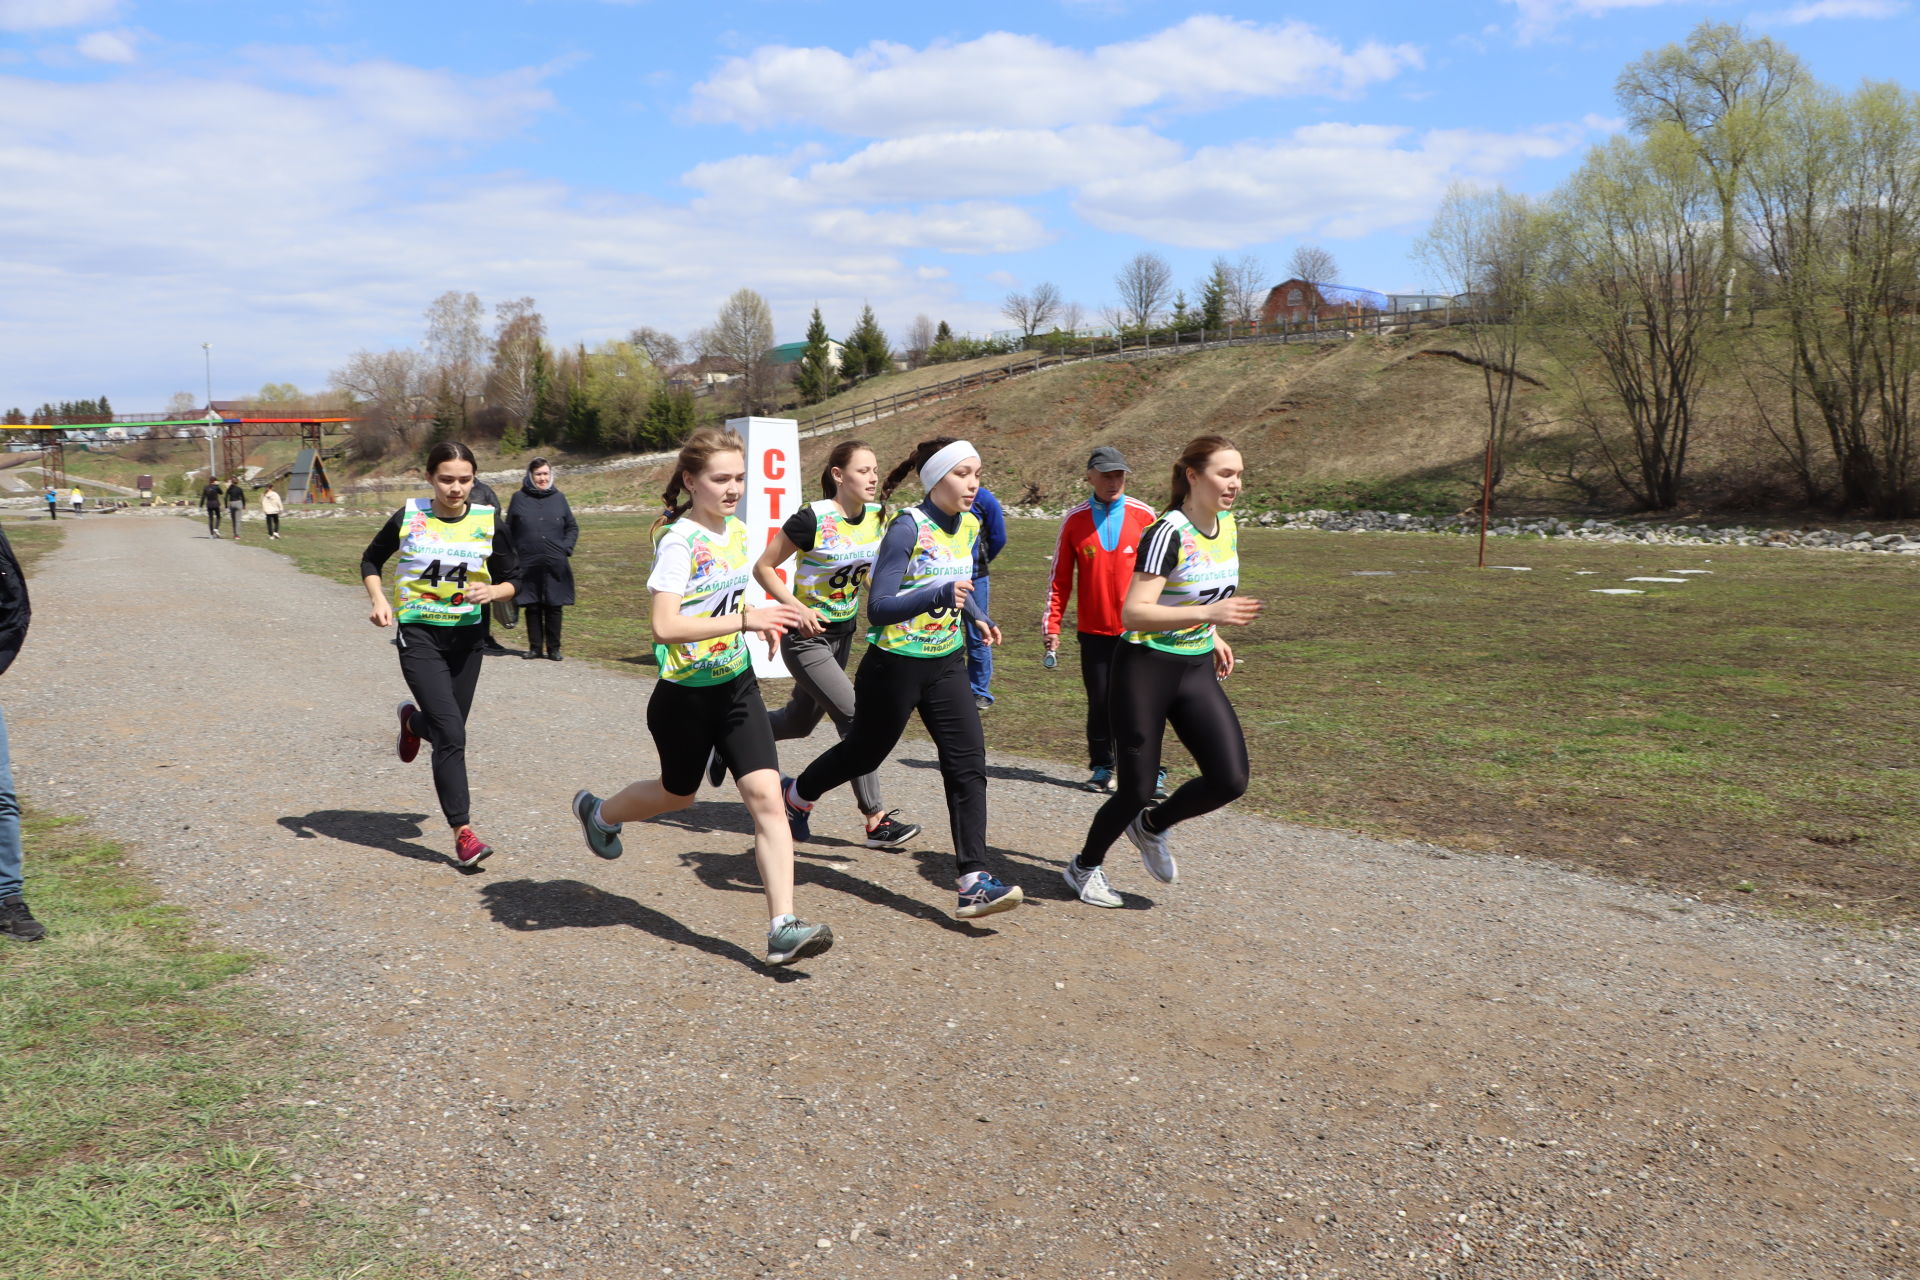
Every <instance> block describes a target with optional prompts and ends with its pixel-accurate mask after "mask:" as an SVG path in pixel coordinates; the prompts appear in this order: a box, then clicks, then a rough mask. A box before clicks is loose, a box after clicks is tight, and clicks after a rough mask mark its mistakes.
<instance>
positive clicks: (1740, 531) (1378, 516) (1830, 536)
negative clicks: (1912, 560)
mask: <svg viewBox="0 0 1920 1280" xmlns="http://www.w3.org/2000/svg"><path fill="white" fill-rule="evenodd" d="M1007 514H1008V515H1010V516H1022V517H1027V518H1031V519H1049V518H1051V519H1058V518H1059V517H1060V514H1061V513H1059V512H1050V511H1046V510H1044V509H1042V508H1040V507H1008V508H1007ZM1240 518H1241V520H1242V521H1243V522H1244V523H1247V524H1257V525H1259V526H1260V527H1261V528H1264V529H1319V530H1322V531H1323V532H1327V533H1445V534H1464V535H1474V534H1477V533H1478V532H1479V531H1480V521H1479V519H1478V518H1477V517H1474V516H1416V515H1409V514H1407V513H1406V512H1404V511H1400V512H1393V511H1317V510H1316V511H1261V512H1257V513H1254V512H1246V513H1242V515H1241V517H1240ZM1487 532H1488V533H1489V534H1491V535H1492V536H1494V537H1496V538H1535V537H1537V538H1578V539H1581V540H1582V541H1586V542H1644V543H1657V544H1661V545H1666V546H1687V547H1711V546H1737V547H1812V548H1825V549H1837V550H1841V551H1887V552H1895V553H1903V554H1906V555H1916V554H1920V533H1915V534H1906V533H1883V534H1872V533H1851V534H1849V533H1842V532H1839V531H1836V530H1833V529H1758V528H1752V527H1749V526H1747V525H1734V526H1732V527H1730V528H1725V529H1719V528H1714V527H1712V526H1709V525H1702V524H1620V523H1617V522H1615V521H1612V520H1560V519H1556V518H1554V517H1552V516H1544V517H1541V518H1539V519H1531V520H1515V519H1504V518H1503V519H1500V520H1498V521H1496V522H1495V523H1494V524H1493V525H1491V526H1489V527H1488V529H1487Z"/></svg>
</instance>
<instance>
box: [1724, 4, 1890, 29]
mask: <svg viewBox="0 0 1920 1280" xmlns="http://www.w3.org/2000/svg"><path fill="white" fill-rule="evenodd" d="M1906 10H1907V5H1906V0H1812V2H1811V3H1809V4H1801V5H1795V6H1794V7H1793V8H1791V9H1783V10H1781V11H1779V12H1777V13H1760V14H1755V15H1754V21H1755V22H1758V23H1760V24H1761V25H1762V26H1772V27H1797V26H1799V25H1801V24H1802V23H1806V22H1819V21H1821V20H1822V19H1826V18H1895V17H1898V16H1899V15H1900V14H1902V13H1905V12H1906Z"/></svg>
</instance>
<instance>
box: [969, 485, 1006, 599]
mask: <svg viewBox="0 0 1920 1280" xmlns="http://www.w3.org/2000/svg"><path fill="white" fill-rule="evenodd" d="M973 514H975V515H977V516H979V517H980V541H979V542H977V543H975V544H974V547H973V576H974V577H976V578H984V577H986V576H987V565H988V564H990V563H991V562H992V561H993V558H994V557H995V556H997V555H999V554H1000V552H1001V551H1002V550H1003V549H1004V548H1005V547H1006V545H1007V513H1006V512H1005V511H1002V510H1001V509H1000V499H998V498H996V497H994V496H993V490H991V489H988V488H986V487H985V486H982V487H981V489H980V491H979V492H978V493H976V494H974V495H973Z"/></svg>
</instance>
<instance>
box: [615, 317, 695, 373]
mask: <svg viewBox="0 0 1920 1280" xmlns="http://www.w3.org/2000/svg"><path fill="white" fill-rule="evenodd" d="M627 343H628V345H629V346H633V347H638V348H639V349H640V350H641V351H644V352H645V353H646V356H647V359H649V360H651V361H653V367H654V368H656V369H665V368H667V367H668V366H670V365H676V364H679V363H680V361H681V360H682V359H683V358H684V357H683V356H682V351H683V350H684V348H682V347H681V345H680V339H678V338H676V337H674V336H673V335H672V334H670V333H668V332H667V331H666V330H664V329H656V328H654V327H653V326H652V325H647V324H643V325H641V326H640V327H639V328H638V329H635V330H634V331H633V332H632V333H631V334H629V335H628V336H627Z"/></svg>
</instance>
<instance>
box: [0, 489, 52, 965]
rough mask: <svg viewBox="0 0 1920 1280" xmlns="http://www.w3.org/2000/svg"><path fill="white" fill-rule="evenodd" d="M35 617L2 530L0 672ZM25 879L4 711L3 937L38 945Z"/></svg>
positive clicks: (0, 719) (0, 747)
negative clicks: (23, 876) (22, 891)
mask: <svg viewBox="0 0 1920 1280" xmlns="http://www.w3.org/2000/svg"><path fill="white" fill-rule="evenodd" d="M56 505H57V504H56ZM32 618H33V606H32V604H31V603H30V602H29V601H28V599H27V578H26V575H25V574H23V573H21V572H20V562H19V561H18V560H16V559H14V556H13V547H12V546H11V545H9V544H8V542H7V535H6V534H5V533H4V532H0V673H4V672H5V671H6V669H7V668H8V667H10V666H12V665H13V660H14V659H15V658H16V657H18V656H19V655H20V646H21V645H22V644H23V643H25V641H26V638H27V624H28V622H30V621H31V620H32ZM20 876H21V855H20V800H19V798H18V797H17V796H16V795H15V794H14V790H13V761H12V759H11V757H10V756H9V755H8V753H7V717H6V712H5V710H4V709H0V933H3V934H5V935H6V936H7V937H9V938H18V939H20V940H21V941H22V942H38V941H39V940H40V939H42V938H44V937H46V936H47V927H46V926H45V925H43V924H41V923H40V922H39V921H38V920H35V919H34V918H33V912H31V911H29V910H27V900H26V898H25V897H24V896H22V893H21V890H22V889H23V888H24V887H25V886H24V885H23V884H22V882H21V878H20Z"/></svg>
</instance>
